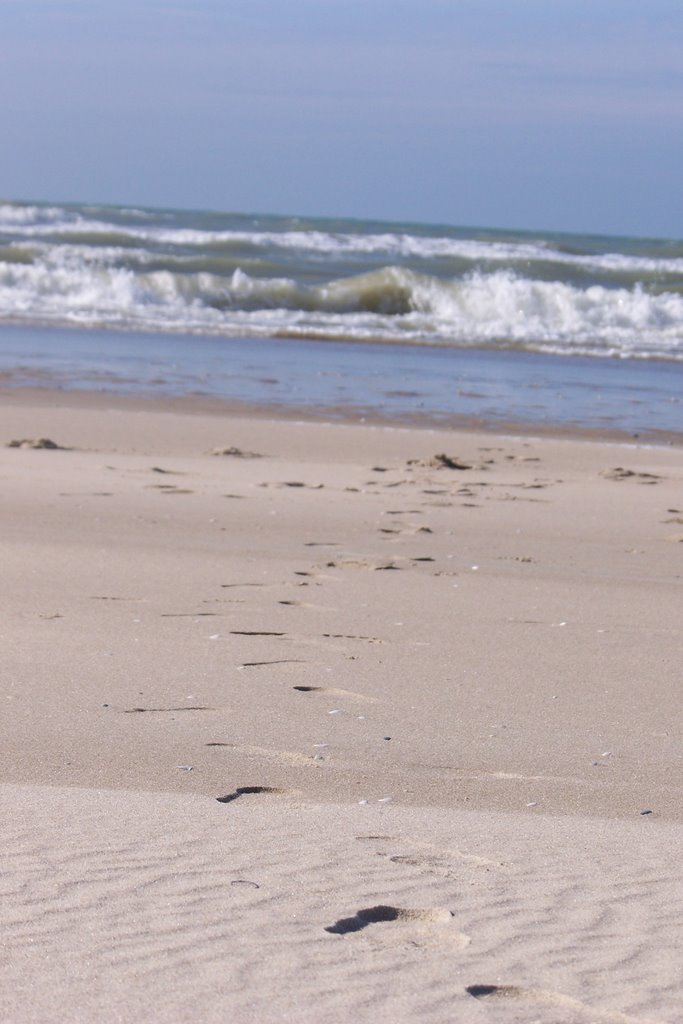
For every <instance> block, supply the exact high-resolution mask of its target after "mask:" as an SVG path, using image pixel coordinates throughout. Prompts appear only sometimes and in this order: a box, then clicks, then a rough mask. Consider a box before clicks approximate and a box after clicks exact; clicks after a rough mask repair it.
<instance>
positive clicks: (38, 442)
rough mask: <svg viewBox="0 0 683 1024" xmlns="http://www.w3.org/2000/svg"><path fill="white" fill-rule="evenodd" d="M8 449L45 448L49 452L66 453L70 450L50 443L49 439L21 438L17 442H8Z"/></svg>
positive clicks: (53, 442)
mask: <svg viewBox="0 0 683 1024" xmlns="http://www.w3.org/2000/svg"><path fill="white" fill-rule="evenodd" d="M7 447H8V448H46V449H49V450H50V451H60V452H68V451H71V449H70V448H65V447H64V445H61V444H57V443H56V442H55V441H51V440H50V438H49V437H22V438H20V439H19V440H18V441H8V442H7Z"/></svg>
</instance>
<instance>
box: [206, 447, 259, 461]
mask: <svg viewBox="0 0 683 1024" xmlns="http://www.w3.org/2000/svg"><path fill="white" fill-rule="evenodd" d="M207 455H231V456H232V457H233V458H235V459H261V458H263V456H262V455H261V454H260V453H259V452H245V451H242V449H241V448H236V447H235V445H230V447H229V448H212V449H211V450H210V451H208V452H207Z"/></svg>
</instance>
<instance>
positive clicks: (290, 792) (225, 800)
mask: <svg viewBox="0 0 683 1024" xmlns="http://www.w3.org/2000/svg"><path fill="white" fill-rule="evenodd" d="M254 793H261V794H264V795H268V796H295V795H296V793H297V790H296V789H282V788H281V787H280V786H238V787H237V789H236V790H234V792H232V793H226V795H225V796H217V797H216V800H217V801H218V803H219V804H229V803H232V801H233V800H237V799H238V798H239V797H241V796H246V795H249V794H254Z"/></svg>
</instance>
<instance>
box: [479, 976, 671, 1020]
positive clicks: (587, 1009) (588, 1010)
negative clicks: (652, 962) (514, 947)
mask: <svg viewBox="0 0 683 1024" xmlns="http://www.w3.org/2000/svg"><path fill="white" fill-rule="evenodd" d="M465 991H466V992H468V993H469V995H471V996H474V998H475V999H490V1000H492V1001H494V1000H495V1001H496V1002H498V1001H501V1002H508V1001H509V1002H529V1003H537V1004H541V1005H544V1006H558V1007H563V1008H564V1009H566V1010H574V1011H578V1012H580V1013H582V1014H586V1015H587V1020H588V1021H591V1022H598V1021H604V1022H605V1024H611V1022H613V1024H652V1022H650V1021H647V1020H645V1019H644V1018H643V1017H630V1016H629V1015H628V1014H625V1013H621V1012H620V1011H619V1010H596V1009H594V1008H593V1007H592V1006H588V1005H587V1004H586V1003H582V1002H580V1001H579V1000H578V999H572V997H571V996H565V995H563V994H562V993H561V992H550V991H547V990H546V989H541V988H522V987H520V986H518V985H468V986H467V987H466V989H465Z"/></svg>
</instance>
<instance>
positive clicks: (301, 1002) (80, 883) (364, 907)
mask: <svg viewBox="0 0 683 1024" xmlns="http://www.w3.org/2000/svg"><path fill="white" fill-rule="evenodd" d="M2 797H3V815H2V820H3V824H2V844H3V850H4V851H5V864H6V873H5V875H4V879H3V941H4V944H5V950H6V959H5V963H4V966H3V969H2V977H3V985H2V991H3V993H4V1014H5V1015H4V1017H3V1019H6V1020H12V1021H14V1020H17V1021H23V1020H31V1021H45V1022H47V1021H52V1020H55V1019H57V1018H55V1016H54V1013H55V1002H54V1001H55V997H56V995H55V994H56V993H58V994H59V999H60V1003H61V1005H62V1006H63V1007H64V1011H63V1015H62V1012H60V1016H59V1019H61V1020H67V1021H71V1020H74V1021H86V1020H94V1019H98V1020H117V1021H119V1020H120V1021H126V1022H127V1021H135V1020H141V1019H142V1020H154V1021H168V1022H172V1021H186V1020H187V1021H190V1020H201V1021H210V1022H213V1021H222V1020H225V1019H231V1020H237V1021H249V1022H251V1021H253V1022H258V1021H276V1020H288V1019H294V1020H304V1021H313V1020H320V1019H324V1020H333V1021H346V1020H371V1019H372V1020H378V1021H386V1022H390V1021H411V1020H434V1021H445V1020H457V1021H511V1020H520V1021H526V1020H531V1019H533V1020H539V1021H543V1022H546V1021H548V1022H557V1021H563V1022H573V1021H577V1022H588V1021H615V1022H616V1021H627V1020H629V1021H630V1020H634V1021H635V1020H638V1021H644V1020H653V1019H654V1020H658V1021H671V1022H672V1024H674V1022H675V1021H677V1020H679V1019H680V1003H677V999H680V995H681V986H680V964H681V962H682V959H683V936H682V935H681V929H680V921H681V910H683V907H682V906H681V886H680V871H679V863H678V857H677V856H676V854H675V850H676V849H678V850H679V851H680V844H681V840H682V839H683V835H682V832H681V828H680V826H678V825H662V824H659V825H657V824H655V823H654V822H652V821H648V822H645V823H643V822H641V821H637V822H628V823H626V822H610V823H605V822H604V821H600V820H584V821H581V820H578V819H558V818H550V817H546V816H543V817H538V818H534V819H527V820H526V821H525V822H524V823H522V822H520V820H519V819H518V818H517V817H516V816H513V815H492V814H488V813H485V812H467V811H461V810H449V811H445V810H436V809H434V810H426V809H409V810H406V809H404V808H399V807H395V806H394V807H385V808H378V807H376V806H375V807H370V806H359V805H346V806H334V805H315V804H309V803H304V802H301V801H300V800H297V799H295V798H292V797H282V796H274V795H249V796H245V797H244V798H243V800H242V799H241V800H240V801H239V802H236V803H233V804H230V805H229V806H227V807H226V806H224V805H221V804H220V803H219V802H217V801H216V800H214V799H211V798H209V797H188V796H179V795H175V794H157V793H155V794H140V793H137V794H135V793H129V792H116V791H106V790H101V791H87V790H81V789H77V790H68V789H64V788H55V789H48V788H47V787H31V788H16V789H15V788H14V787H3V792H2ZM493 986H497V990H496V991H494V992H491V991H488V990H490V989H491V988H492V987H493ZM468 989H469V990H470V991H468ZM114 1008H116V1009H114ZM626 1011H628V1012H626Z"/></svg>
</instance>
